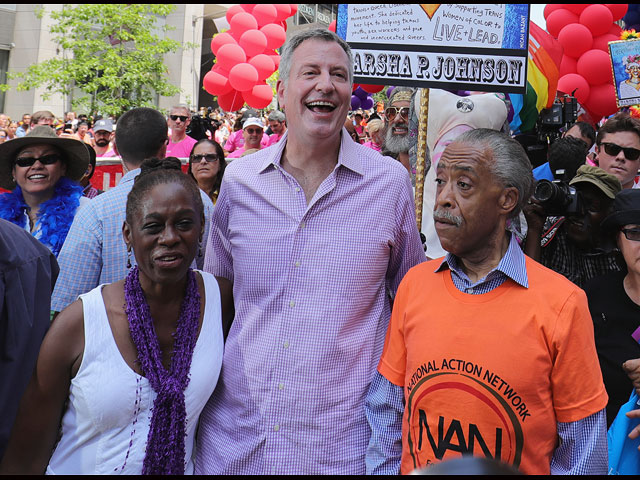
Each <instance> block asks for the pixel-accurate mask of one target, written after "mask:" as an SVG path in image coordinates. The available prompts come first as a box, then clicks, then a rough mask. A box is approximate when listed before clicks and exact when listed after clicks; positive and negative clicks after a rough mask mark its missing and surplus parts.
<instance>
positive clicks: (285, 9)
mask: <svg viewBox="0 0 640 480" xmlns="http://www.w3.org/2000/svg"><path fill="white" fill-rule="evenodd" d="M273 6H274V7H276V10H277V11H278V15H277V16H276V22H281V21H283V20H286V19H287V18H289V16H290V15H291V6H290V5H289V4H288V3H275V4H274V5H273Z"/></svg>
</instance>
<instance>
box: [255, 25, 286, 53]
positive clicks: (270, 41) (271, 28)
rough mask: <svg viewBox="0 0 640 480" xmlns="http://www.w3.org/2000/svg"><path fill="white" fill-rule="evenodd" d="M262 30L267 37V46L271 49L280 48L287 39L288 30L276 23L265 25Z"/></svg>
mask: <svg viewBox="0 0 640 480" xmlns="http://www.w3.org/2000/svg"><path fill="white" fill-rule="evenodd" d="M260 31H261V32H262V33H264V35H265V36H266V37H267V48H268V49H269V50H275V49H276V48H280V47H281V46H282V44H283V43H284V41H285V40H286V39H287V32H285V30H284V28H282V27H281V26H280V25H276V24H275V23H270V24H269V25H265V26H264V27H262V28H261V29H260Z"/></svg>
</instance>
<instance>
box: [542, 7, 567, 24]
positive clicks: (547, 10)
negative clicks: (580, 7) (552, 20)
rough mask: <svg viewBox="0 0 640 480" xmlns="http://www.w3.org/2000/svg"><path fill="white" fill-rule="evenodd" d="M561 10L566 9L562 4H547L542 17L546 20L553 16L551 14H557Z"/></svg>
mask: <svg viewBox="0 0 640 480" xmlns="http://www.w3.org/2000/svg"><path fill="white" fill-rule="evenodd" d="M561 8H564V7H563V6H562V4H560V3H547V4H546V5H545V7H544V11H543V12H542V15H543V16H544V19H545V20H546V19H547V18H549V15H551V12H555V11H556V10H559V9H561Z"/></svg>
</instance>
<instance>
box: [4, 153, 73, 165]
mask: <svg viewBox="0 0 640 480" xmlns="http://www.w3.org/2000/svg"><path fill="white" fill-rule="evenodd" d="M61 160H62V157H61V156H60V155H58V154H57V153H53V154H51V155H45V156H44V157H40V158H33V157H22V158H16V161H15V162H14V163H15V164H16V165H18V166H19V167H22V168H26V167H32V166H33V165H34V164H35V163H36V161H39V162H40V163H41V164H43V165H53V164H54V163H57V162H59V161H61Z"/></svg>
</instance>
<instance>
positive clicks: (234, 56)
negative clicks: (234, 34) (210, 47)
mask: <svg viewBox="0 0 640 480" xmlns="http://www.w3.org/2000/svg"><path fill="white" fill-rule="evenodd" d="M246 61H247V55H246V54H245V53H244V50H243V49H242V47H241V46H240V45H235V44H232V43H228V44H226V45H222V46H221V47H220V48H219V49H218V54H217V55H216V63H217V64H218V65H220V67H221V68H224V69H225V70H229V71H231V68H232V67H233V66H234V65H236V64H237V63H244V62H246Z"/></svg>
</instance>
